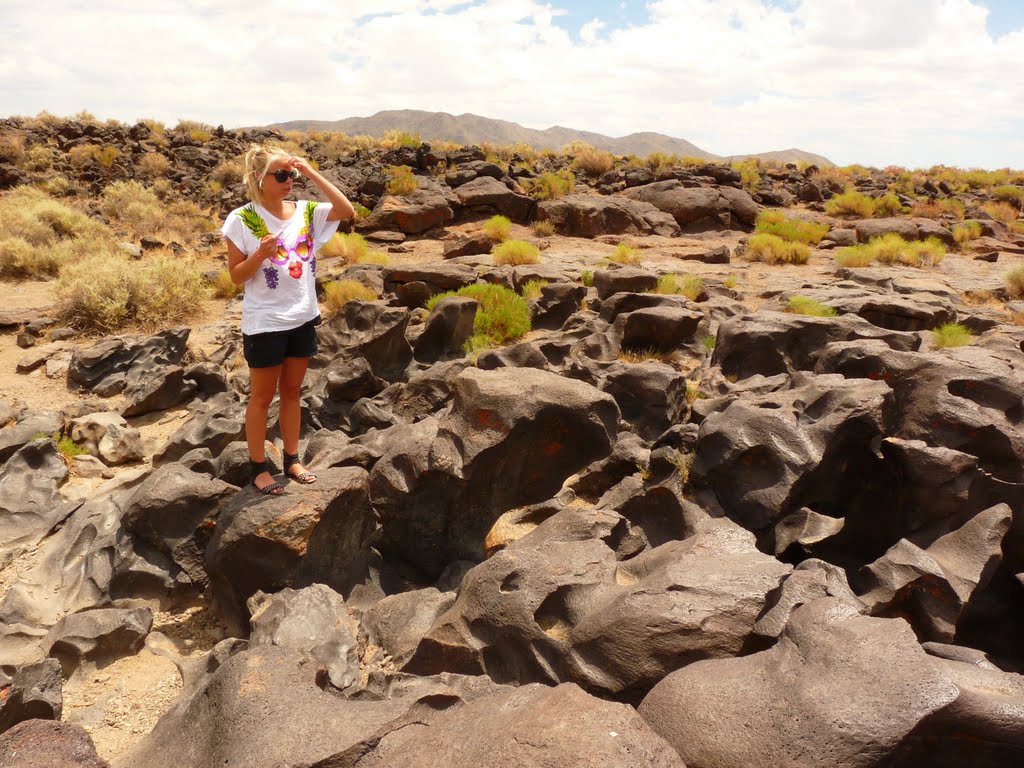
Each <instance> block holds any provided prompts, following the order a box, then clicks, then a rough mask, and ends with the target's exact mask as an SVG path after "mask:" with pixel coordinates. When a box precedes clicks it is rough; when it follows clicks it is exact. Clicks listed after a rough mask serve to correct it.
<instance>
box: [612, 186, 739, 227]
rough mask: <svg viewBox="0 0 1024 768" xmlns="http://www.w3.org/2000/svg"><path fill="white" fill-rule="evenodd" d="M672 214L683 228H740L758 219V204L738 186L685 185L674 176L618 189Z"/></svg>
mask: <svg viewBox="0 0 1024 768" xmlns="http://www.w3.org/2000/svg"><path fill="white" fill-rule="evenodd" d="M621 194H622V195H623V196H624V197H627V198H629V199H631V200H640V201H642V202H645V203H651V204H652V205H654V206H655V207H656V208H658V209H659V210H661V211H665V212H666V213H670V214H672V216H673V217H675V220H676V222H678V224H679V226H680V228H681V229H682V231H683V232H698V231H705V230H723V229H743V230H747V231H749V230H750V229H751V228H753V226H754V221H755V220H756V219H757V213H758V205H757V203H755V202H754V199H753V198H752V197H751V196H750V195H748V194H747V193H746V192H744V191H743V190H741V189H735V188H733V187H687V186H684V185H683V183H682V182H680V181H678V180H676V179H669V180H668V181H656V182H654V183H653V184H644V185H643V186H640V187H632V188H630V189H626V190H624V191H623V192H622V193H621Z"/></svg>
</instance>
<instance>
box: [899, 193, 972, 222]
mask: <svg viewBox="0 0 1024 768" xmlns="http://www.w3.org/2000/svg"><path fill="white" fill-rule="evenodd" d="M910 215H911V216H914V217H916V218H922V219H941V218H944V217H949V218H953V219H956V220H957V221H961V220H963V218H964V216H966V215H967V207H966V206H965V205H964V204H963V201H962V200H957V199H956V198H952V197H951V198H947V199H946V200H921V201H919V202H916V203H914V204H913V205H911V206H910Z"/></svg>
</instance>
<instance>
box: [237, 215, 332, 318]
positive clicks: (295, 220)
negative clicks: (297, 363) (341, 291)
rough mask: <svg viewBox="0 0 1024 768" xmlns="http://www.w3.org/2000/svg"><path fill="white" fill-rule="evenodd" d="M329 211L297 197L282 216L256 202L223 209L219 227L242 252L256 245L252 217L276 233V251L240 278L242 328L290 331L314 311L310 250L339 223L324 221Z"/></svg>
mask: <svg viewBox="0 0 1024 768" xmlns="http://www.w3.org/2000/svg"><path fill="white" fill-rule="evenodd" d="M314 206H315V207H314ZM307 207H308V208H309V212H308V213H307ZM246 209H248V210H246ZM249 211H251V213H250V212H249ZM243 213H244V215H243ZM330 213H331V204H330V203H317V202H315V201H314V202H310V201H306V200H299V201H297V202H296V203H295V213H294V214H292V217H291V218H290V219H287V220H285V219H279V218H277V217H276V216H274V215H273V214H272V213H270V211H268V210H267V209H266V208H264V207H263V206H262V205H260V204H259V203H256V202H252V203H249V204H248V205H244V206H242V207H241V208H236V209H235V210H233V211H232V212H231V213H229V214H228V217H227V219H225V221H224V226H223V227H221V230H220V231H221V232H222V233H223V234H224V237H225V238H227V239H228V240H230V241H231V242H232V243H234V244H235V245H236V246H237V247H238V249H239V250H240V251H241V252H242V253H244V254H245V255H246V256H249V255H251V254H253V253H255V251H256V250H257V249H258V248H259V247H260V238H259V237H257V236H256V235H255V234H253V232H252V231H251V229H250V225H251V224H253V223H254V222H255V223H256V225H257V226H258V221H259V220H262V222H263V224H264V225H265V226H266V228H267V230H268V232H269V233H270V234H272V235H276V236H277V254H276V255H275V256H274V257H272V258H269V259H264V260H263V263H262V264H260V267H259V269H257V270H256V272H255V273H254V274H253V276H252V277H250V278H249V280H248V281H246V283H245V296H244V298H243V299H242V333H244V334H247V335H249V334H254V333H267V332H268V331H290V330H291V329H292V328H298V327H299V326H300V325H303V324H304V323H308V322H309V321H310V320H313V319H314V318H316V317H317V315H319V314H320V310H319V308H318V307H317V303H316V281H315V275H316V254H317V253H318V252H319V251H320V248H321V247H322V246H323V244H324V243H326V242H327V241H328V240H330V239H331V238H332V237H333V236H334V233H335V232H337V231H338V224H339V223H340V222H337V221H328V220H327V217H328V215H330ZM253 214H255V216H254V215H253ZM310 214H311V215H310ZM247 219H248V221H249V224H247V223H246V220H247ZM310 219H311V221H310ZM310 223H311V224H312V237H309V229H310V227H309V224H310Z"/></svg>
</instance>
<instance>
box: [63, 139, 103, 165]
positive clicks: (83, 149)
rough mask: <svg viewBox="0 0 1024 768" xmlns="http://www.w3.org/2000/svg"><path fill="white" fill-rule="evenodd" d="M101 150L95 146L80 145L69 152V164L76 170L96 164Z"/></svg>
mask: <svg viewBox="0 0 1024 768" xmlns="http://www.w3.org/2000/svg"><path fill="white" fill-rule="evenodd" d="M99 153H100V148H99V147H98V146H96V145H95V144H78V145H77V146H74V147H72V148H71V149H69V150H68V162H69V163H71V165H72V166H73V167H75V168H79V169H81V168H85V167H87V166H89V165H92V164H93V163H94V162H96V158H97V157H98V156H99Z"/></svg>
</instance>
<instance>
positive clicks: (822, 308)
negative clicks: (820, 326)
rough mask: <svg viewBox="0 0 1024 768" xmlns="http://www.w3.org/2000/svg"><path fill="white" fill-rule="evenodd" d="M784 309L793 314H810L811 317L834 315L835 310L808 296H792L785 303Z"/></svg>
mask: <svg viewBox="0 0 1024 768" xmlns="http://www.w3.org/2000/svg"><path fill="white" fill-rule="evenodd" d="M786 311H787V312H792V313H793V314H794V315H811V316H813V317H835V316H836V314H837V313H836V310H835V308H834V307H830V306H828V305H827V304H822V303H821V302H820V301H817V300H816V299H812V298H811V297H809V296H793V297H792V298H790V300H789V301H788V302H787V304H786Z"/></svg>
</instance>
